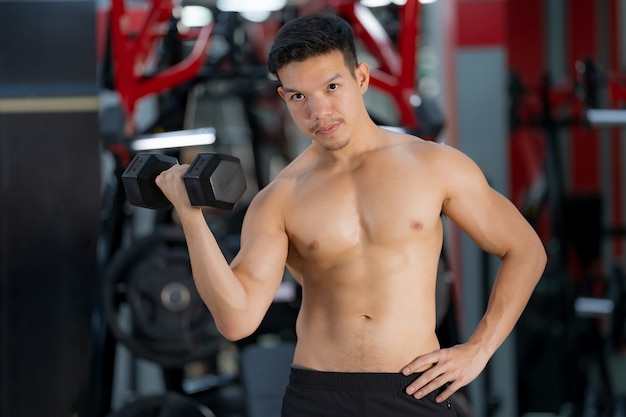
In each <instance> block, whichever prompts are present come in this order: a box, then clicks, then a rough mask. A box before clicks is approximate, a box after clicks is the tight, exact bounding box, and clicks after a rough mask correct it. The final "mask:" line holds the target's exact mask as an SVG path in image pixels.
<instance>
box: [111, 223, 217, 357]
mask: <svg viewBox="0 0 626 417" xmlns="http://www.w3.org/2000/svg"><path fill="white" fill-rule="evenodd" d="M104 286H105V288H104V291H103V294H104V305H105V314H106V318H107V322H108V324H109V327H110V329H111V332H112V333H113V335H114V337H115V338H116V339H117V340H118V341H119V342H121V343H122V344H124V345H125V346H126V347H128V349H129V350H130V351H131V352H133V353H134V354H135V355H137V356H140V357H142V358H144V359H148V360H151V361H153V362H156V363H159V364H161V365H163V366H166V367H180V366H183V365H184V364H186V363H188V362H191V361H193V360H198V359H206V358H210V357H211V356H213V355H215V354H216V353H217V351H218V350H219V347H220V345H221V343H222V342H223V341H224V339H223V337H222V336H221V335H220V334H219V332H218V331H217V328H216V326H215V322H214V321H213V317H212V316H211V313H210V312H209V310H208V309H207V307H206V306H205V305H204V302H203V301H202V299H201V298H200V295H199V294H198V292H197V290H196V287H195V284H194V281H193V276H192V273H191V265H190V262H189V253H188V251H187V248H186V244H185V240H184V236H183V234H182V232H180V231H179V230H175V231H173V230H169V229H166V230H162V231H158V232H156V233H154V234H153V235H150V236H148V237H146V238H143V239H141V240H139V241H137V242H135V243H134V244H133V245H131V246H130V247H129V248H128V249H125V250H123V251H122V252H121V253H120V254H118V256H116V257H115V259H114V260H113V262H112V263H111V265H110V267H109V269H108V272H107V274H106V276H105V279H104Z"/></svg>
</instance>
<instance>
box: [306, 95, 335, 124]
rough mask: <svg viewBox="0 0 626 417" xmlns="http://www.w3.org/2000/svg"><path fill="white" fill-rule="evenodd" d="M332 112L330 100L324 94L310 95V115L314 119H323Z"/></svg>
mask: <svg viewBox="0 0 626 417" xmlns="http://www.w3.org/2000/svg"><path fill="white" fill-rule="evenodd" d="M331 113H332V110H331V106H330V101H329V100H328V97H326V96H324V95H316V96H313V97H309V117H310V118H311V119H313V120H318V119H323V118H325V117H328V116H329V115H330V114H331Z"/></svg>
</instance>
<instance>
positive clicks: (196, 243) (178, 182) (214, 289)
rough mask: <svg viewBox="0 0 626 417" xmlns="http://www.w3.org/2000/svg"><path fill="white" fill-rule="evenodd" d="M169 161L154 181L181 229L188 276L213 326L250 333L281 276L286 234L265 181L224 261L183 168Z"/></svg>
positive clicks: (234, 335)
mask: <svg viewBox="0 0 626 417" xmlns="http://www.w3.org/2000/svg"><path fill="white" fill-rule="evenodd" d="M184 172H185V166H177V167H173V168H171V169H170V170H168V171H166V172H164V173H162V174H161V175H160V176H159V177H158V178H157V184H158V185H159V187H161V189H162V190H163V192H164V194H165V195H166V196H167V197H168V199H170V201H171V202H172V204H173V205H174V208H175V209H176V211H177V212H178V215H179V217H180V220H181V225H182V227H183V231H184V233H185V239H186V241H187V247H188V249H189V256H190V259H191V267H192V271H193V277H194V281H195V284H196V287H197V289H198V292H199V294H200V296H201V297H202V300H203V301H204V303H205V304H206V305H207V307H208V308H209V310H210V311H211V314H212V315H213V318H214V320H215V323H216V325H217V328H218V330H219V331H220V333H222V335H223V336H224V337H226V338H227V339H230V340H238V339H241V338H244V337H246V336H249V335H250V334H252V333H253V332H254V331H255V330H256V329H257V328H258V326H259V324H260V323H261V320H263V317H264V316H265V313H266V312H267V309H268V308H269V306H270V304H271V303H272V300H273V299H274V295H275V294H276V291H277V290H278V287H279V286H280V283H281V281H282V277H283V273H284V267H285V261H286V259H287V250H288V239H287V235H286V232H285V229H284V222H283V216H282V211H281V209H280V207H279V206H278V205H277V203H276V202H275V201H273V200H275V199H272V198H270V197H271V191H270V190H269V188H271V186H270V187H268V188H266V189H265V190H262V191H261V192H260V193H258V194H257V196H256V197H255V198H254V200H253V201H252V203H251V204H250V207H249V208H248V210H247V212H246V216H245V219H244V222H243V226H242V231H241V249H240V251H239V253H238V254H237V256H236V257H235V259H233V261H232V262H231V264H230V265H229V264H228V262H227V261H226V259H225V258H224V255H223V254H222V251H221V249H220V247H219V245H218V244H217V241H216V240H215V237H214V236H213V233H212V232H211V230H210V229H209V227H208V226H207V223H206V220H205V218H204V215H203V213H202V210H201V209H200V208H197V207H192V206H191V205H190V203H189V197H188V196H187V193H186V190H185V189H184V184H183V181H182V174H184Z"/></svg>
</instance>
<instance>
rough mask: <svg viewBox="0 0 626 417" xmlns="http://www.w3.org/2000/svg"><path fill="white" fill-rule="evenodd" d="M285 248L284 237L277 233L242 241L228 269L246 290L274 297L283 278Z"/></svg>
mask: <svg viewBox="0 0 626 417" xmlns="http://www.w3.org/2000/svg"><path fill="white" fill-rule="evenodd" d="M287 247H288V246H287V238H286V236H283V235H282V234H280V233H264V234H255V235H253V236H249V237H245V238H242V242H241V249H240V251H239V253H238V254H237V256H235V258H234V259H233V261H232V262H231V269H232V270H233V272H235V274H236V275H237V276H238V277H239V279H240V280H241V281H242V284H243V285H244V286H245V287H246V290H248V291H249V292H252V293H256V294H259V295H264V296H265V297H266V298H267V297H271V298H273V296H274V294H275V292H276V290H277V289H278V287H279V285H280V283H281V281H282V278H283V273H284V269H285V261H286V258H287Z"/></svg>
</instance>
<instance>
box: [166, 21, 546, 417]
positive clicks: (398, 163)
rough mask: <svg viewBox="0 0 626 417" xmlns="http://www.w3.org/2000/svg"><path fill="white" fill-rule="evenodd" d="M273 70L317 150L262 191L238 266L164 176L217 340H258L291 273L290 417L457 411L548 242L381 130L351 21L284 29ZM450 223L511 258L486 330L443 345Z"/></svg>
mask: <svg viewBox="0 0 626 417" xmlns="http://www.w3.org/2000/svg"><path fill="white" fill-rule="evenodd" d="M268 66H269V69H270V71H271V72H272V73H274V74H275V75H276V76H277V77H278V80H279V82H280V86H279V87H278V94H279V95H280V96H281V97H282V98H283V99H284V102H285V103H286V106H287V109H288V110H289V113H290V114H291V116H292V118H293V120H294V122H295V124H296V125H297V127H298V128H299V129H300V130H301V131H302V132H303V133H305V134H306V135H307V136H308V137H309V138H311V140H312V141H313V142H312V144H311V145H310V146H309V147H308V148H307V149H305V150H304V151H303V152H302V154H300V155H299V156H298V157H297V158H296V159H295V160H294V161H293V162H292V163H290V164H289V165H288V166H287V167H286V168H285V169H284V170H283V171H282V172H281V173H280V174H279V175H278V176H277V178H276V179H275V180H274V181H273V182H272V183H271V184H270V185H268V186H267V187H266V188H265V189H263V190H261V191H260V192H259V193H258V194H257V195H256V196H255V198H254V199H253V201H252V202H251V204H250V207H249V209H248V211H247V214H246V217H245V219H244V221H243V226H242V232H241V250H240V252H239V253H238V255H237V256H236V257H235V259H234V260H233V261H232V263H231V264H230V265H229V264H228V263H227V262H226V260H225V259H224V257H223V256H222V254H221V252H220V249H219V247H218V245H217V243H216V241H215V239H214V237H213V235H212V234H211V232H210V230H209V228H208V227H207V224H206V221H205V219H204V217H203V214H202V211H201V209H199V208H196V207H192V206H191V205H190V204H189V199H188V196H187V192H186V190H185V187H184V185H183V181H182V178H181V177H182V174H183V173H184V172H185V170H186V169H187V167H186V166H175V167H172V168H171V169H170V170H168V171H166V172H164V173H162V174H161V175H160V176H159V177H158V178H157V184H158V185H159V187H161V189H162V190H163V192H164V193H165V195H166V196H167V197H168V198H169V199H170V201H171V202H172V203H173V205H174V207H175V209H176V210H177V212H178V214H179V216H180V219H181V223H182V227H183V229H184V232H185V235H186V239H187V244H188V247H189V252H190V256H191V263H192V267H193V273H194V279H195V282H196V285H197V287H198V291H199V293H200V295H201V296H202V298H203V300H204V301H205V303H206V305H207V306H208V307H209V309H210V310H211V312H212V314H213V317H214V318H215V322H216V324H217V326H218V329H219V330H220V332H221V333H222V334H223V335H224V336H225V337H227V338H228V339H232V340H236V339H240V338H243V337H246V336H248V335H250V334H251V333H253V332H254V331H255V330H256V329H257V327H258V326H259V324H260V322H261V320H262V319H263V317H264V315H265V313H266V311H267V309H268V308H269V306H270V304H271V303H272V299H273V297H274V294H275V293H276V291H277V289H278V287H279V285H280V283H281V279H282V277H283V271H284V267H285V265H286V267H287V268H288V269H289V271H290V272H291V273H292V275H293V276H294V277H295V279H296V280H297V281H298V282H299V283H300V284H301V285H302V305H301V309H300V313H299V316H298V320H297V325H296V331H297V337H298V341H297V345H296V350H295V355H294V358H293V369H292V375H291V380H290V385H289V387H288V389H287V393H286V395H285V398H284V403H283V416H285V417H305V416H333V415H337V416H350V415H353V416H366V415H384V416H404V415H407V416H408V415H411V416H431V415H454V410H453V409H452V408H451V405H450V403H449V401H448V398H449V397H450V395H451V394H452V393H454V392H455V391H457V390H458V389H459V388H461V387H463V386H465V385H466V384H468V383H469V382H470V381H472V380H473V379H475V378H476V377H477V376H478V375H479V374H480V372H481V371H482V370H483V369H484V367H485V365H486V364H487V362H488V360H489V358H490V357H491V356H492V355H493V353H494V352H495V351H496V349H497V348H498V347H499V346H500V344H501V343H502V342H503V341H504V340H505V338H506V337H507V336H508V334H509V333H510V332H511V330H512V329H513V327H514V325H515V323H516V321H517V320H518V318H519V316H520V314H521V313H522V310H523V309H524V307H525V305H526V303H527V301H528V299H529V297H530V295H531V293H532V291H533V289H534V287H535V285H536V284H537V282H538V280H539V278H540V276H541V274H542V272H543V268H544V266H545V261H546V255H545V252H544V249H543V246H542V244H541V242H540V240H539V238H538V237H537V235H536V234H535V232H534V231H533V229H532V228H531V227H530V226H529V224H528V223H527V222H526V221H525V220H524V218H523V217H522V216H521V215H520V214H519V212H518V211H517V210H516V208H515V207H514V206H513V205H512V204H511V203H510V202H509V201H508V200H507V199H505V198H504V197H502V196H501V195H500V194H498V193H497V192H495V191H494V190H493V189H491V188H490V187H489V185H488V184H487V182H486V180H485V178H484V176H483V175H482V173H481V171H480V169H479V168H478V167H477V166H476V164H474V163H473V162H472V161H471V160H470V159H469V158H467V157H466V156H465V155H463V154H462V153H460V152H458V151H456V150H454V149H452V148H450V147H447V146H444V145H440V144H436V143H433V142H428V141H423V140H421V139H418V138H416V137H413V136H410V135H406V134H401V133H397V132H392V131H390V130H385V129H381V128H380V127H378V126H376V125H375V123H374V122H373V121H372V120H371V119H370V117H369V115H368V113H367V111H366V109H365V105H364V102H363V98H362V97H363V94H364V93H365V92H366V90H367V88H368V82H369V69H368V66H367V65H366V64H365V63H358V62H357V58H356V53H355V47H354V41H353V34H352V31H351V28H350V26H349V25H348V24H347V23H346V22H345V21H343V20H341V19H340V18H338V17H335V16H332V15H314V16H306V17H302V18H299V19H297V20H293V21H291V22H289V23H287V24H286V25H285V26H284V27H283V28H282V29H281V31H280V32H279V34H278V35H277V37H276V39H275V42H274V45H273V47H272V50H271V51H270V55H269V62H268ZM442 214H443V215H445V216H447V217H448V218H449V219H450V220H452V221H453V222H455V223H456V224H457V225H458V226H459V227H460V228H462V229H463V230H464V231H465V232H466V233H467V234H468V235H469V236H470V237H471V238H472V239H473V240H474V241H475V242H476V243H477V244H478V245H480V247H482V248H483V249H485V250H486V251H488V252H490V253H492V254H494V255H496V256H498V257H500V258H501V259H502V263H501V267H500V269H499V271H498V273H497V277H496V280H495V283H494V286H493V290H492V294H491V298H490V300H489V305H488V308H487V311H486V314H485V316H484V317H483V319H482V321H481V322H480V324H479V325H478V327H477V329H476V330H475V332H474V334H473V335H472V336H471V337H470V338H469V340H468V341H467V342H466V343H464V344H460V345H457V346H454V347H451V348H448V349H441V348H440V346H439V342H438V340H437V337H436V334H435V321H436V318H435V281H436V271H437V265H438V259H439V255H440V252H441V247H442V240H443V237H442V222H441V215H442ZM259 383H262V382H261V381H259Z"/></svg>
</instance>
